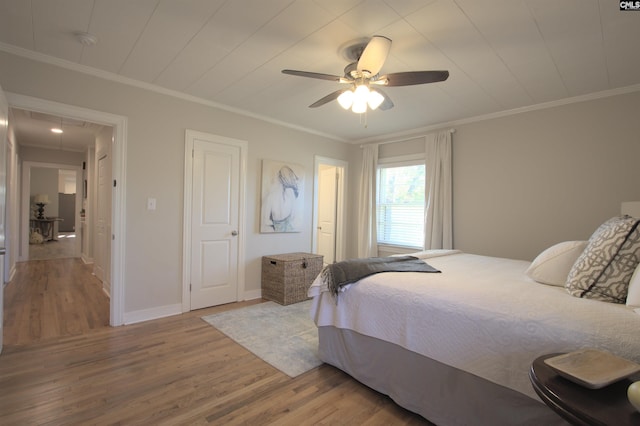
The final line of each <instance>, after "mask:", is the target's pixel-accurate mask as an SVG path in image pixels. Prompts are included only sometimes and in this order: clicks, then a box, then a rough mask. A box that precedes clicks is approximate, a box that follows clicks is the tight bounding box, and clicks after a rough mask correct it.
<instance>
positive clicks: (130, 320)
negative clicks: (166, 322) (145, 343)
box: [124, 303, 182, 324]
mask: <svg viewBox="0 0 640 426" xmlns="http://www.w3.org/2000/svg"><path fill="white" fill-rule="evenodd" d="M181 308H182V305H180V304H179V303H175V304H173V305H165V306H157V307H155V308H149V309H141V310H139V311H131V312H127V313H125V314H124V324H135V323H137V322H142V321H150V320H154V319H158V318H164V317H170V316H173V315H180V314H181V313H182V310H181Z"/></svg>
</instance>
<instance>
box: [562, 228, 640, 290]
mask: <svg viewBox="0 0 640 426" xmlns="http://www.w3.org/2000/svg"><path fill="white" fill-rule="evenodd" d="M639 224H640V220H639V219H634V218H632V217H630V216H622V217H614V218H611V219H609V220H608V221H606V222H605V223H603V224H602V225H600V227H599V228H598V229H596V231H595V232H594V233H593V235H592V236H591V238H589V243H588V244H587V247H586V248H585V249H584V251H583V252H582V254H581V255H580V256H579V257H578V260H576V263H575V264H574V265H573V267H572V268H571V270H570V271H569V276H568V277H567V283H566V285H565V288H566V289H567V291H568V292H569V294H571V295H572V296H576V297H584V298H587V299H596V300H602V301H605V302H613V303H625V300H626V298H627V290H628V288H629V280H630V279H631V275H633V271H634V270H635V268H636V266H637V265H638V262H639V261H640V229H639V228H640V227H639V226H638V225H639Z"/></svg>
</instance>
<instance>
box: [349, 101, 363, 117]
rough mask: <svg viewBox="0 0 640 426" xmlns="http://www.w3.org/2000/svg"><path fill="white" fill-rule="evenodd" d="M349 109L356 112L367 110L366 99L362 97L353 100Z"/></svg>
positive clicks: (360, 112)
mask: <svg viewBox="0 0 640 426" xmlns="http://www.w3.org/2000/svg"><path fill="white" fill-rule="evenodd" d="M351 111H353V112H355V113H356V114H362V113H365V112H367V101H366V100H362V99H355V100H354V101H353V106H352V107H351Z"/></svg>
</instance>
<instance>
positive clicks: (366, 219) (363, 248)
mask: <svg viewBox="0 0 640 426" xmlns="http://www.w3.org/2000/svg"><path fill="white" fill-rule="evenodd" d="M377 167H378V144H371V145H365V146H364V148H363V149H362V174H361V175H360V191H359V196H358V257H361V258H362V257H376V256H378V237H377V235H376V169H377Z"/></svg>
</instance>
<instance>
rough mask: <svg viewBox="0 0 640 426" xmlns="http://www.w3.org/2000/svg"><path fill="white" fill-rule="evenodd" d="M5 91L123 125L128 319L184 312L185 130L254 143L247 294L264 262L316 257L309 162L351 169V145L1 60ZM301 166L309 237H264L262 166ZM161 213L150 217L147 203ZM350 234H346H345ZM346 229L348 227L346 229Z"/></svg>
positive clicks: (248, 202)
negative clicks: (287, 255) (265, 258)
mask: <svg viewBox="0 0 640 426" xmlns="http://www.w3.org/2000/svg"><path fill="white" fill-rule="evenodd" d="M0 85H2V87H3V88H4V90H5V91H7V92H12V93H17V94H23V95H27V96H33V97H37V98H43V99H48V100H52V101H56V102H62V103H65V104H70V105H75V106H80V107H85V108H91V109H94V110H98V111H103V112H108V113H112V114H117V115H122V116H126V117H127V119H128V122H127V127H128V129H127V131H128V134H127V138H128V140H127V143H128V145H127V152H126V157H127V164H126V179H127V185H126V189H127V193H126V194H125V197H126V212H125V220H126V234H127V235H126V242H125V244H126V260H125V271H124V274H125V279H124V281H125V282H124V286H125V312H126V313H127V312H134V311H141V310H145V309H151V308H154V307H162V306H169V305H175V304H180V303H181V296H182V289H181V277H182V211H183V209H182V204H183V175H184V170H183V164H184V138H185V130H186V129H194V130H198V131H203V132H208V133H212V134H216V135H221V136H226V137H231V138H235V139H240V140H245V141H248V143H249V157H248V174H247V200H246V205H247V214H246V224H245V225H246V229H247V235H246V236H245V239H246V253H245V254H246V262H247V263H246V265H245V277H246V284H245V288H246V290H247V291H248V292H254V293H255V292H256V291H259V289H260V268H261V264H260V260H261V256H262V255H267V254H275V253H283V252H293V251H309V250H311V226H312V224H311V222H312V214H311V209H312V202H313V185H312V183H311V182H312V178H311V176H312V173H313V158H314V155H320V156H325V157H330V158H336V159H342V160H348V157H349V153H350V150H351V149H352V148H353V147H352V146H349V145H346V144H343V143H339V142H336V141H333V140H329V139H326V138H323V137H319V136H314V135H309V134H306V133H303V132H300V131H297V130H292V129H290V128H285V127H282V126H278V125H275V124H270V123H267V122H263V121H260V120H257V119H253V118H248V117H245V116H241V115H238V114H235V113H231V112H227V111H223V110H219V109H216V108H213V107H210V106H206V105H202V104H198V103H194V102H189V101H185V100H181V99H177V98H174V97H170V96H166V95H162V94H158V93H155V92H150V91H146V90H143V89H139V88H136V87H132V86H127V85H124V84H120V83H115V82H113V81H107V80H103V79H100V78H97V77H92V76H88V75H84V74H81V73H76V72H72V71H69V70H65V69H62V68H59V67H56V66H52V65H47V64H43V63H39V62H35V61H32V60H29V59H25V58H21V57H17V56H14V55H11V54H7V53H0ZM265 158H267V159H276V160H281V161H290V162H295V163H298V164H301V165H303V166H304V167H305V171H306V172H307V176H309V180H308V181H307V185H305V192H306V193H305V197H304V199H305V211H304V214H305V223H306V225H305V229H304V231H303V232H301V233H296V234H286V235H285V234H268V235H267V234H260V233H259V223H258V221H259V206H260V163H261V160H262V159H265ZM149 197H152V198H156V199H157V209H156V210H155V211H153V212H149V211H147V210H146V200H147V198H149ZM347 226H348V225H347ZM348 229H350V228H349V226H348Z"/></svg>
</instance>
